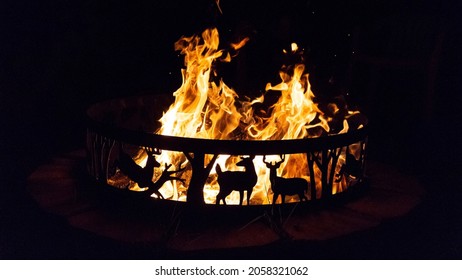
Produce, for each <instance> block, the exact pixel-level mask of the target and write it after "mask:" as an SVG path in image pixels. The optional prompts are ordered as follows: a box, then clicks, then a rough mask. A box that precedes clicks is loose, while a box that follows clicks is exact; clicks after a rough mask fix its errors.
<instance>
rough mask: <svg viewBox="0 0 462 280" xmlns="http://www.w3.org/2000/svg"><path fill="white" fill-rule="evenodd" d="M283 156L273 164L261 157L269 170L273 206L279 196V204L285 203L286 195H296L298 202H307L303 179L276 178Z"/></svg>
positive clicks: (306, 190)
mask: <svg viewBox="0 0 462 280" xmlns="http://www.w3.org/2000/svg"><path fill="white" fill-rule="evenodd" d="M284 159H285V156H284V155H281V160H280V161H276V162H274V163H272V162H267V161H266V156H263V163H265V165H266V167H267V168H269V170H270V182H271V189H272V190H273V193H274V195H273V204H275V203H276V200H277V199H278V197H279V196H281V203H285V197H286V195H298V197H299V198H300V201H307V200H308V198H307V197H306V196H305V192H308V182H307V181H306V180H305V179H303V178H283V177H279V176H277V172H276V170H277V169H278V168H279V167H280V166H281V164H282V163H283V162H284Z"/></svg>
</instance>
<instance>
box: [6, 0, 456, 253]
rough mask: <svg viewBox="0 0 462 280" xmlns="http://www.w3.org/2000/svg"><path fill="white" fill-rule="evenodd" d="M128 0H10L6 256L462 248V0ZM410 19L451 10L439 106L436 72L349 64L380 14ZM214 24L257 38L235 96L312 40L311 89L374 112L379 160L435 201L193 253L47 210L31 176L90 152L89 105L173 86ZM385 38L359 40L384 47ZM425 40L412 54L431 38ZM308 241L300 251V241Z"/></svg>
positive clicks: (241, 61)
mask: <svg viewBox="0 0 462 280" xmlns="http://www.w3.org/2000/svg"><path fill="white" fill-rule="evenodd" d="M131 2H133V1H130V2H129V1H27V0H26V1H1V2H0V129H1V130H0V131H1V132H0V155H1V163H0V175H1V177H0V182H1V183H0V196H1V197H0V258H5V259H30V258H32V259H61V258H71V259H76V258H84V259H85V258H157V257H172V258H182V257H185V258H188V257H191V258H196V257H200V258H208V257H211V256H213V257H221V258H232V257H239V258H252V257H256V258H293V257H297V258H323V259H324V258H326V259H331V258H359V259H363V258H372V259H387V258H394V259H400V258H405V259H407V258H411V259H420V258H424V259H446V258H461V256H462V247H461V245H462V240H461V236H462V218H461V212H462V211H461V207H460V206H459V205H460V201H459V200H460V199H461V198H462V195H461V193H462V191H461V187H462V184H461V179H460V175H459V172H458V171H459V170H460V168H461V167H462V166H461V162H460V156H461V155H462V153H461V150H462V149H461V147H460V144H461V143H462V142H461V136H460V134H461V133H460V131H461V124H460V119H461V118H460V116H461V110H460V109H461V108H460V103H461V102H462V94H461V89H462V86H461V80H460V78H461V74H462V72H461V68H460V65H461V60H462V58H461V54H460V50H461V46H462V44H461V43H462V42H461V40H462V39H461V38H462V36H461V35H462V33H461V25H460V22H459V21H460V20H459V17H460V12H461V9H462V2H461V1H458V0H453V1H450V0H448V1H430V0H425V1H417V0H414V1H366V0H359V1H353V0H351V1H339V0H328V1H319V0H313V1H306V0H305V1H269V2H268V1H226V0H222V1H221V7H222V10H223V15H221V14H220V13H219V12H218V10H217V8H216V5H215V2H214V1H205V0H201V1H177V0H170V1H141V3H131ZM413 15H426V16H428V19H429V21H430V20H433V18H437V19H438V20H440V19H442V21H436V23H435V25H433V26H434V27H435V28H436V29H437V30H443V31H444V34H445V37H444V40H443V41H442V51H441V54H440V55H439V56H438V61H437V65H438V68H437V70H438V71H437V74H436V77H437V79H436V85H435V87H434V88H435V95H434V100H433V101H432V103H431V104H432V107H433V114H429V113H428V111H427V110H426V109H425V108H424V107H425V106H424V105H425V102H424V96H425V90H426V88H425V83H426V81H427V78H426V76H425V75H424V74H422V73H425V72H424V71H425V69H419V70H421V71H408V70H393V71H391V70H370V69H368V68H364V67H363V68H361V67H360V66H355V67H353V69H354V71H353V72H352V73H353V76H352V78H351V79H350V78H349V77H350V76H349V74H348V73H350V72H349V69H351V68H349V65H350V62H351V58H352V52H353V51H355V47H356V41H355V39H354V38H357V37H356V35H357V34H367V33H366V32H364V31H368V30H369V31H370V30H371V27H372V26H374V24H376V23H377V22H380V20H382V19H386V18H389V17H392V18H396V19H399V20H403V19H406V18H408V17H411V16H413ZM211 26H217V27H218V28H219V31H220V34H221V36H222V40H223V41H232V40H235V39H238V38H242V37H243V36H249V37H250V38H251V40H250V42H249V43H248V45H247V46H246V47H245V48H244V50H242V52H241V53H240V55H239V56H238V57H237V58H236V60H235V61H234V62H232V63H230V64H229V65H223V66H220V67H222V68H221V69H220V70H221V71H222V73H223V76H224V79H225V82H226V83H227V84H228V85H229V86H231V87H232V88H235V89H236V90H237V92H245V93H246V94H247V93H250V94H252V93H257V92H260V91H262V90H263V89H264V86H265V84H266V82H268V81H277V77H278V74H277V73H278V70H279V67H280V65H281V63H282V62H284V59H283V58H282V56H280V54H281V50H282V49H283V48H288V47H289V44H290V43H291V42H293V41H295V42H297V43H298V44H299V45H300V46H302V47H304V48H305V54H306V57H307V65H308V69H309V70H310V73H311V76H310V77H311V78H310V79H311V82H312V84H313V88H314V92H315V93H316V94H318V95H319V96H320V98H321V99H322V98H323V97H324V98H325V99H326V100H328V99H329V98H331V97H333V96H336V95H339V94H345V96H347V99H348V100H349V101H351V104H352V106H354V107H356V108H360V109H361V110H362V111H363V112H365V113H366V114H368V116H369V118H370V123H371V137H370V154H369V158H370V159H371V160H377V161H382V162H385V163H388V164H392V165H393V166H394V167H396V168H398V169H399V170H400V171H401V172H403V173H405V174H410V175H412V176H416V177H418V178H419V180H420V181H421V182H422V184H423V185H424V186H425V188H426V189H427V191H428V195H427V197H426V199H425V201H424V203H423V204H422V205H420V206H419V207H418V208H417V209H415V210H414V211H413V212H412V213H410V214H409V215H408V216H406V217H403V218H401V219H395V220H391V221H388V222H386V223H384V224H383V225H381V226H380V227H378V228H374V229H372V230H370V231H367V232H363V233H358V234H353V235H351V236H348V237H345V238H342V239H340V240H334V241H332V242H330V244H329V243H326V244H325V243H316V244H311V243H310V244H307V243H303V242H301V244H300V242H298V243H296V242H294V243H293V244H286V245H287V246H285V247H284V246H281V245H273V246H267V247H264V248H253V249H249V250H247V251H242V250H231V251H228V252H213V251H212V252H200V253H196V254H195V253H191V255H185V256H179V255H163V253H161V252H153V251H149V250H145V249H143V248H138V247H137V248H132V247H131V246H129V245H127V244H118V243H116V242H113V241H110V240H106V239H104V238H100V237H97V236H93V235H92V234H89V233H86V232H80V231H77V230H74V229H72V228H69V226H68V225H66V223H65V222H64V221H62V220H60V219H59V218H57V217H54V216H53V215H50V214H46V213H44V212H43V211H42V210H40V209H39V208H38V207H37V206H36V205H35V204H34V202H33V201H32V200H31V199H30V198H29V197H28V196H27V193H26V191H25V185H26V182H25V180H26V179H27V177H28V175H29V174H30V173H31V172H33V171H34V170H35V169H36V168H37V166H39V165H40V164H42V163H43V162H46V161H47V159H49V158H52V157H53V156H56V155H58V154H60V153H64V152H66V151H71V150H75V149H80V148H83V146H84V139H85V124H84V122H83V119H84V111H85V108H86V107H87V106H88V105H90V104H92V103H94V102H96V101H99V100H104V99H108V98H113V97H119V96H130V95H137V94H140V93H145V92H149V93H170V92H173V91H174V90H175V89H176V88H178V87H179V85H180V82H181V78H180V70H179V69H180V67H181V66H182V60H181V57H178V54H177V53H176V52H175V51H174V49H173V43H174V42H175V41H176V40H177V39H178V38H180V36H182V35H186V36H190V35H192V34H195V33H200V32H202V31H203V30H204V29H205V28H206V27H211ZM440 27H441V29H440ZM358 31H360V33H358ZM375 35H377V34H375ZM380 37H381V36H378V37H375V36H368V35H366V36H363V37H361V40H359V41H358V42H359V43H360V44H363V45H364V47H365V49H366V50H370V51H380V50H378V46H381V45H382V43H381V41H380V39H378V38H380ZM417 45H418V47H417V48H416V49H415V52H418V51H422V50H423V52H426V51H429V52H430V51H431V50H432V46H433V45H432V44H430V45H425V44H423V43H422V44H421V45H420V42H419V43H418V44H417ZM402 55H405V56H406V55H409V54H402ZM374 71H375V72H374ZM374 75H375V76H374ZM347 93H348V95H346V94H347ZM361 244H367V246H366V245H365V246H362V245H361ZM303 246H305V247H304V248H306V249H307V250H304V251H303V252H304V253H303V254H302V253H299V252H301V250H292V251H291V249H293V248H297V247H298V248H300V247H303ZM164 254H165V253H164Z"/></svg>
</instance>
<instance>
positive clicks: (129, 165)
mask: <svg viewBox="0 0 462 280" xmlns="http://www.w3.org/2000/svg"><path fill="white" fill-rule="evenodd" d="M145 151H146V153H147V155H148V159H147V161H146V166H145V167H141V166H139V165H138V164H136V162H135V161H134V160H133V159H132V157H131V156H130V155H128V154H126V153H125V152H124V151H123V149H122V148H121V149H120V153H119V159H118V162H117V163H118V166H119V169H120V170H121V171H122V172H123V173H124V174H125V175H127V176H128V177H129V178H130V179H131V180H132V181H134V182H136V183H138V186H139V187H140V188H148V190H147V191H146V192H145V193H146V194H147V195H149V196H150V195H152V194H153V193H155V194H156V195H157V197H158V198H161V199H164V197H163V195H162V194H161V193H160V192H159V189H160V188H161V187H162V185H163V184H164V183H165V182H167V181H170V180H178V181H181V182H183V183H184V179H182V178H179V177H175V176H171V175H172V174H174V173H177V172H181V171H183V170H184V168H182V169H177V170H172V171H168V169H169V168H170V167H171V166H172V164H168V165H167V163H165V167H164V170H163V171H162V173H161V175H160V176H159V179H158V180H157V181H156V182H153V181H152V177H153V175H154V168H156V167H160V163H159V162H158V161H157V160H156V158H155V156H156V155H160V154H161V151H160V150H159V149H156V148H148V147H146V148H145Z"/></svg>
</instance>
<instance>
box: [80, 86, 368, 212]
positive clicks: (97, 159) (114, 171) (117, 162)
mask: <svg viewBox="0 0 462 280" xmlns="http://www.w3.org/2000/svg"><path fill="white" fill-rule="evenodd" d="M165 104H168V97H167V96H155V95H153V96H139V97H130V98H120V99H115V100H109V101H105V102H101V103H98V104H95V105H93V106H92V107H91V108H90V109H89V110H88V116H89V119H88V133H87V149H88V155H89V157H88V167H89V172H90V174H91V176H92V177H93V178H94V179H95V180H96V181H97V182H98V183H99V184H101V185H105V186H111V187H113V188H117V189H119V190H123V191H126V192H127V193H131V194H133V193H135V192H136V194H137V195H139V196H145V197H151V196H152V197H154V198H158V199H167V200H173V201H183V202H187V203H191V204H195V205H203V204H218V203H219V201H218V199H222V200H224V204H239V205H250V206H251V205H263V204H274V203H291V202H300V201H302V202H311V201H316V200H324V199H330V198H331V197H332V196H333V195H335V194H338V193H342V192H345V191H347V190H350V189H354V188H358V187H361V186H362V185H364V183H365V178H364V171H365V154H366V144H367V128H366V127H362V128H361V129H357V130H354V131H350V132H347V133H343V134H338V135H332V136H325V137H323V136H321V137H318V138H305V139H292V140H266V141H264V140H216V139H199V138H185V137H175V136H165V135H159V134H155V133H150V132H149V131H155V130H156V129H158V127H156V121H155V120H156V119H157V117H158V116H159V112H161V110H162V108H164V107H163V106H164V105H165ZM146 116H149V117H148V118H146ZM167 153H177V154H183V155H184V157H185V158H186V159H187V161H186V164H183V165H181V166H173V164H172V163H171V162H164V163H163V164H162V165H161V163H160V162H161V159H162V156H163V155H164V154H167ZM274 155H277V156H274ZM221 158H223V159H225V161H223V162H226V160H228V161H230V159H231V162H237V163H236V164H234V163H233V164H234V165H236V166H238V165H240V164H241V165H242V166H245V169H244V170H242V171H222V170H220V169H221V167H219V166H220V163H218V162H219V159H221ZM290 161H297V163H301V164H298V165H297V169H299V170H301V171H302V173H301V174H302V175H301V176H300V177H296V178H290V177H288V178H284V177H282V176H279V175H278V174H276V170H277V169H278V168H279V167H280V166H281V164H283V163H285V162H290ZM138 164H139V165H138ZM236 169H237V168H236ZM250 171H251V172H250ZM249 174H250V175H249ZM252 174H254V175H255V176H256V177H258V178H256V179H253V180H254V181H252V176H251V175H252ZM257 174H258V176H257ZM223 175H225V176H226V175H228V176H235V177H231V179H229V181H226V178H225V181H222V182H220V176H223ZM143 176H146V177H143ZM239 176H241V177H242V178H244V179H240V178H241V177H239ZM239 180H241V181H239ZM226 184H229V185H230V186H229V189H230V190H231V191H233V192H234V193H232V192H231V191H229V190H227V189H224V190H222V189H223V187H224V188H226V187H228V186H227V185H226ZM273 184H278V185H276V187H273ZM222 185H223V187H222ZM245 185H247V189H245V188H242V189H240V188H241V187H246V186H245ZM249 186H250V187H249ZM279 186H280V188H279V189H276V188H277V187H279ZM297 188H299V190H297ZM243 190H245V191H246V192H247V193H246V194H245V195H242V192H243ZM223 193H224V194H225V195H223ZM244 196H245V197H246V199H243V198H244ZM284 197H285V199H284V200H281V199H280V198H284ZM225 198H226V199H225Z"/></svg>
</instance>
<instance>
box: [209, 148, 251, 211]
mask: <svg viewBox="0 0 462 280" xmlns="http://www.w3.org/2000/svg"><path fill="white" fill-rule="evenodd" d="M254 158H255V156H249V157H241V160H240V161H239V162H238V163H236V165H237V166H243V167H244V168H245V171H221V167H220V165H217V167H216V169H217V174H218V184H219V185H220V192H219V193H218V195H217V197H216V204H220V201H223V203H224V204H226V201H225V198H226V197H227V196H228V195H229V194H230V193H231V192H232V191H238V192H239V205H242V201H243V199H244V191H246V192H247V205H249V204H250V196H251V195H252V191H253V188H254V187H255V184H256V183H257V179H258V176H257V173H256V171H255V166H254V164H253V161H252V160H253V159H254Z"/></svg>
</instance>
